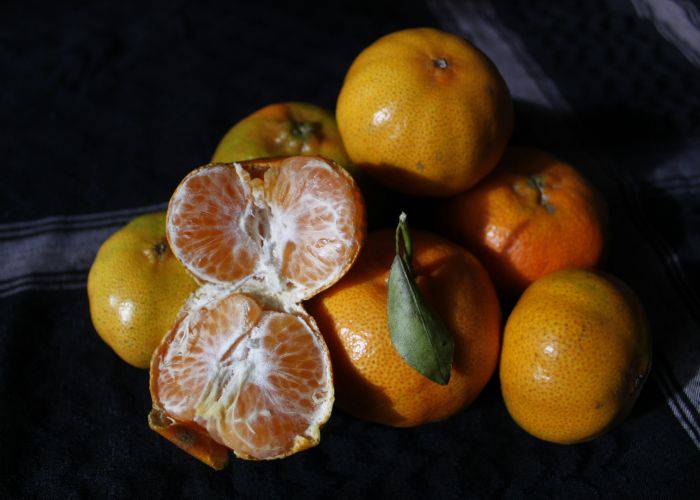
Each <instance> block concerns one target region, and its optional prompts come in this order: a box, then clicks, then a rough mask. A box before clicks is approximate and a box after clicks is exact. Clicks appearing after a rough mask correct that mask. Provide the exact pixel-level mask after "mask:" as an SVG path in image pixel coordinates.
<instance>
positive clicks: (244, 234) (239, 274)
mask: <svg viewBox="0 0 700 500" xmlns="http://www.w3.org/2000/svg"><path fill="white" fill-rule="evenodd" d="M257 212H258V210H257V209H256V207H255V205H254V203H253V196H252V193H251V189H250V177H249V176H248V174H247V173H246V172H245V171H243V170H240V169H239V170H238V171H237V169H236V168H235V167H233V166H230V165H228V166H225V165H214V166H211V167H204V168H201V169H197V170H195V171H194V172H192V173H190V174H189V175H188V176H187V177H185V179H184V180H183V181H182V183H181V184H180V186H178V188H177V190H176V191H175V194H174V195H173V197H172V199H171V200H170V205H169V207H168V215H167V222H166V224H167V234H168V241H169V242H170V246H171V248H172V250H173V253H174V254H175V256H176V257H177V258H178V259H180V261H182V263H183V264H184V265H185V267H186V268H187V269H189V270H190V272H192V274H194V275H195V276H197V277H198V278H200V279H202V280H204V281H209V282H218V283H223V282H227V281H234V282H235V281H239V280H240V279H242V278H244V277H246V276H248V275H249V274H250V273H252V272H253V270H254V269H255V265H256V263H257V260H258V257H259V254H260V250H261V248H262V240H261V239H260V237H259V236H258V237H256V236H257V235H256V233H255V228H251V227H250V226H251V225H252V224H253V221H254V220H255V218H256V215H257Z"/></svg>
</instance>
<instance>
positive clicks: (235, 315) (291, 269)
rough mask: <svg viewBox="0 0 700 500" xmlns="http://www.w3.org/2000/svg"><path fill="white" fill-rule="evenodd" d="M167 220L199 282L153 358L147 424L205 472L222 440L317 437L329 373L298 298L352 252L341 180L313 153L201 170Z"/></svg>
mask: <svg viewBox="0 0 700 500" xmlns="http://www.w3.org/2000/svg"><path fill="white" fill-rule="evenodd" d="M166 228H167V236H168V241H169V242H170V245H171V247H172V249H173V253H174V254H175V256H176V257H177V258H178V259H179V260H180V261H181V262H182V263H183V264H184V266H185V267H186V268H187V269H188V270H189V271H190V272H191V273H192V274H193V275H194V276H195V277H196V278H197V279H198V280H199V281H200V282H201V283H203V286H202V287H201V288H199V289H198V290H197V291H196V292H195V293H194V294H193V295H192V296H191V297H190V299H189V300H188V301H187V303H186V304H185V306H184V307H183V309H182V310H181V312H180V315H179V318H178V319H177V321H176V322H175V324H174V326H173V327H172V329H171V330H170V332H169V333H168V335H167V336H166V337H165V338H164V339H163V341H162V342H161V344H160V346H159V347H158V349H157V350H156V352H155V354H154V356H153V358H152V360H151V374H150V388H151V397H152V400H153V409H152V411H151V415H150V417H149V425H150V426H151V428H153V430H155V431H156V432H158V433H160V434H161V435H163V436H165V437H166V438H168V439H169V440H171V441H173V442H174V443H175V444H177V445H178V446H180V447H181V448H183V449H184V450H186V451H187V452H189V453H190V454H192V455H194V456H195V457H197V458H199V459H200V460H202V461H204V462H205V463H207V464H209V465H211V466H212V467H214V468H221V467H223V466H224V465H225V463H226V459H227V449H230V450H232V451H233V452H234V453H235V454H236V456H238V457H241V458H246V459H271V458H280V457H284V456H287V455H290V454H292V453H296V452H298V451H301V450H303V449H306V448H308V447H310V446H314V445H316V444H317V443H318V442H319V439H320V434H319V429H320V427H321V426H322V425H323V424H324V423H325V422H326V421H327V420H328V418H329V416H330V412H331V408H332V405H333V400H334V395H333V394H334V391H333V380H332V373H331V365H330V358H329V354H328V349H327V347H326V344H325V343H324V341H323V338H322V337H321V335H320V333H319V332H318V328H317V326H316V323H315V322H314V320H313V318H311V317H310V316H309V315H308V314H307V313H306V312H305V310H304V308H303V307H302V305H301V301H302V300H305V299H308V298H310V297H312V296H313V295H314V294H316V293H318V292H319V291H320V290H323V289H325V288H327V287H328V286H330V285H332V284H333V283H334V282H336V281H337V280H338V279H340V278H341V277H342V275H343V274H344V273H345V272H346V271H347V269H348V268H349V267H350V266H351V265H352V263H353V262H354V260H355V258H356V256H357V255H358V252H359V249H360V246H361V244H362V240H363V238H364V206H363V203H362V199H361V197H360V195H359V192H358V190H357V187H356V185H355V183H354V181H353V180H352V177H351V176H350V175H349V174H348V173H347V172H346V171H345V170H344V169H342V168H341V167H340V166H338V165H337V164H335V163H334V162H332V161H330V160H326V159H324V158H321V157H290V158H278V159H272V160H265V159H260V160H252V161H248V162H242V163H234V164H211V165H207V166H204V167H201V168H199V169H196V170H195V171H193V172H192V173H190V174H189V175H188V176H187V177H186V178H185V179H184V180H183V181H182V182H181V183H180V186H178V188H177V190H176V191H175V193H174V194H173V196H172V198H171V200H170V204H169V206H168V214H167V217H166Z"/></svg>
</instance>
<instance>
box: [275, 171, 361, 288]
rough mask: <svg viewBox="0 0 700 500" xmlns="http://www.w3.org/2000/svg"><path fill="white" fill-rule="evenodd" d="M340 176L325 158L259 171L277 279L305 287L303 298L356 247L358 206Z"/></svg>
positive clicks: (339, 269)
mask: <svg viewBox="0 0 700 500" xmlns="http://www.w3.org/2000/svg"><path fill="white" fill-rule="evenodd" d="M346 177H347V176H344V175H342V174H341V172H339V171H338V170H337V169H333V168H331V166H330V165H329V164H328V163H327V162H325V161H321V160H318V159H311V160H309V159H308V158H303V157H295V158H289V159H287V160H285V161H284V162H283V163H282V164H281V165H280V167H279V168H276V169H270V170H269V171H268V172H266V174H265V195H266V200H267V203H268V204H269V206H270V212H271V225H270V230H271V235H270V237H271V239H272V240H273V241H274V242H275V244H276V246H277V249H278V252H279V258H280V260H281V262H280V274H281V278H282V279H283V280H289V281H293V282H295V283H298V284H300V285H301V286H303V287H304V288H306V289H307V290H306V294H305V295H306V296H308V295H313V294H314V293H315V292H316V291H318V290H319V289H320V288H322V287H324V284H325V283H327V282H328V281H331V282H334V281H336V280H337V279H338V278H339V276H340V274H341V273H342V272H344V269H345V268H346V266H347V263H348V262H349V261H352V259H353V256H354V255H355V254H357V252H358V250H359V240H360V239H361V238H360V232H361V230H362V224H361V223H358V221H361V220H362V217H363V214H362V213H361V207H362V204H361V202H360V203H358V202H357V199H356V197H355V196H354V193H353V188H354V185H353V184H352V182H349V181H348V179H347V178H346Z"/></svg>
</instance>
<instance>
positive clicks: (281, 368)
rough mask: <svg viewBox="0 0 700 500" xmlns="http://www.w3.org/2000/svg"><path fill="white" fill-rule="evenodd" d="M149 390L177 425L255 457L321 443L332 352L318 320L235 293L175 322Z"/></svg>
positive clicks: (330, 396) (330, 392)
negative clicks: (314, 322)
mask: <svg viewBox="0 0 700 500" xmlns="http://www.w3.org/2000/svg"><path fill="white" fill-rule="evenodd" d="M151 393H152V397H153V401H154V408H155V409H156V410H162V412H164V413H165V414H166V415H168V416H169V417H172V418H173V419H175V420H176V421H177V423H178V424H181V425H187V424H192V425H194V426H197V427H199V428H201V429H202V431H206V432H207V433H208V434H209V436H210V437H211V439H213V440H214V441H216V442H218V443H220V444H223V445H225V446H226V447H228V448H230V449H232V450H233V451H234V452H235V453H236V455H238V456H242V457H245V458H256V459H266V458H276V457H281V456H286V455H288V454H290V453H294V452H296V451H300V450H302V449H304V448H307V447H309V446H312V445H314V444H316V443H317V442H318V439H319V436H318V429H319V426H320V425H321V424H322V423H323V422H325V421H326V419H327V418H328V415H329V414H330V410H331V406H332V404H333V386H332V380H331V372H330V360H329V355H328V350H327V348H326V346H325V344H324V343H323V340H322V339H321V338H320V335H318V334H317V333H316V332H315V330H314V329H313V327H312V325H311V324H309V323H308V322H307V320H306V319H304V318H303V317H301V316H297V315H293V314H288V313H282V312H277V311H271V310H263V309H262V308H261V306H260V304H259V303H258V302H257V301H256V300H254V299H253V298H251V297H249V296H246V295H243V294H240V293H235V292H234V293H229V294H228V295H227V296H225V297H224V298H223V299H220V300H211V301H209V302H208V303H204V305H199V306H197V307H193V308H192V310H190V311H189V312H188V313H187V314H185V315H184V316H183V317H182V318H181V320H180V321H179V322H178V323H177V324H176V325H175V326H174V328H173V330H172V331H171V332H170V333H169V334H168V335H167V336H166V338H165V339H164V341H163V343H162V344H161V347H160V348H159V350H158V351H157V352H156V354H155V356H154V357H153V360H152V362H151ZM164 435H165V434H164ZM166 437H168V436H166ZM176 444H177V443H176ZM187 451H189V450H187Z"/></svg>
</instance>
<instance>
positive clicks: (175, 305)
mask: <svg viewBox="0 0 700 500" xmlns="http://www.w3.org/2000/svg"><path fill="white" fill-rule="evenodd" d="M196 289H197V283H196V282H195V280H194V278H192V276H190V274H189V273H188V272H187V271H186V270H185V268H184V267H183V266H182V264H180V262H179V261H178V260H177V259H176V258H175V256H174V255H173V253H172V251H171V250H170V247H169V246H168V242H167V240H166V237H165V212H156V213H151V214H146V215H141V216H139V217H136V218H135V219H134V220H132V221H131V222H129V223H128V224H127V225H126V226H124V227H123V228H121V229H120V230H119V231H117V232H116V233H114V234H113V235H112V236H110V237H109V238H108V239H107V241H105V242H104V243H103V244H102V246H101V247H100V249H99V251H98V252H97V256H96V257H95V262H94V263H93V264H92V266H91V267H90V273H89V274H88V282H87V291H88V299H89V301H90V316H91V318H92V323H93V325H94V326H95V330H97V333H98V334H99V335H100V337H101V338H102V340H104V341H105V342H106V343H107V344H108V345H109V346H110V347H111V348H112V349H113V350H114V352H116V353H117V354H118V355H119V357H121V358H122V359H123V360H124V361H126V362H127V363H129V364H131V365H133V366H136V367H138V368H148V364H149V362H150V361H151V354H152V353H153V351H154V350H155V348H156V347H157V346H158V344H159V343H160V341H161V339H162V338H163V337H164V336H165V334H166V333H167V332H168V330H170V327H171V326H172V325H173V322H174V321H175V318H176V317H177V313H178V311H179V310H180V308H181V307H182V305H183V304H184V303H185V299H187V297H188V296H189V295H190V294H191V293H192V292H194V291H195V290H196Z"/></svg>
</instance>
